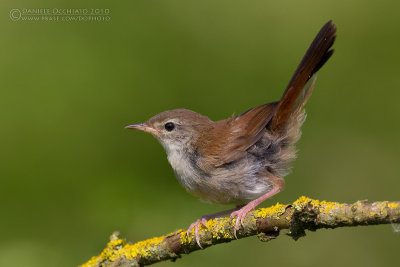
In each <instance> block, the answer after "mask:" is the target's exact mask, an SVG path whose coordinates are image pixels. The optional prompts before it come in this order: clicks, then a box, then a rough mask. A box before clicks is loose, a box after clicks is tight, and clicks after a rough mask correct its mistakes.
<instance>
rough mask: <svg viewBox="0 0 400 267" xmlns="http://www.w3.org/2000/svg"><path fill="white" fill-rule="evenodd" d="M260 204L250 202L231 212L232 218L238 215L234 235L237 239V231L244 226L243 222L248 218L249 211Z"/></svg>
mask: <svg viewBox="0 0 400 267" xmlns="http://www.w3.org/2000/svg"><path fill="white" fill-rule="evenodd" d="M257 205H258V203H257V204H256V203H254V202H253V201H252V202H250V203H249V204H247V205H245V206H243V207H242V208H240V209H239V210H237V211H234V212H232V213H231V216H230V218H231V220H232V219H234V218H235V217H236V223H235V228H234V230H233V235H234V236H235V238H236V239H238V238H237V236H236V231H238V230H239V228H240V226H242V227H243V223H244V219H245V218H246V215H247V213H249V212H250V211H252V210H254V208H255V207H256V206H257Z"/></svg>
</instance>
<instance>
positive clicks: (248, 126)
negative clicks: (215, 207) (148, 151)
mask: <svg viewBox="0 0 400 267" xmlns="http://www.w3.org/2000/svg"><path fill="white" fill-rule="evenodd" d="M335 38H336V26H335V25H334V24H333V23H332V20H330V21H328V22H327V23H326V24H325V25H324V26H323V27H322V28H321V29H320V31H319V33H318V34H317V35H316V37H315V39H314V40H313V41H312V43H311V45H310V46H309V48H308V50H307V51H306V53H305V55H304V56H303V58H302V60H301V61H300V64H299V65H298V67H297V69H296V70H295V72H294V74H293V76H292V78H291V80H290V81H289V83H288V85H287V87H286V89H285V91H284V92H283V94H282V97H281V98H280V99H279V100H278V101H274V102H270V103H267V104H263V105H260V106H257V107H255V108H252V109H249V110H247V111H246V112H244V113H242V114H240V115H237V116H231V117H230V118H228V119H225V120H219V121H212V120H211V119H209V118H208V117H206V116H203V115H201V114H199V113H196V112H194V111H191V110H188V109H174V110H168V111H164V112H162V113H159V114H157V115H155V116H153V117H152V118H150V119H149V120H147V121H146V122H144V123H138V124H132V125H128V126H126V127H125V128H127V129H134V130H140V131H144V132H147V133H150V134H152V135H153V136H154V137H156V139H157V140H158V141H159V142H160V143H161V145H162V146H163V147H164V149H165V151H166V153H167V158H168V161H169V163H170V164H171V166H172V168H173V170H174V173H175V176H176V178H177V179H178V181H179V182H180V184H181V185H182V186H183V187H184V188H185V189H186V190H187V191H188V192H189V193H191V194H192V195H194V196H196V197H199V198H200V199H202V200H204V201H207V202H213V203H218V204H225V205H232V204H234V205H235V208H234V209H230V210H226V211H222V212H218V213H214V214H210V215H204V216H202V217H201V218H199V219H198V220H197V221H195V222H194V223H192V224H191V225H190V226H189V228H188V229H187V235H188V236H189V234H190V233H191V232H193V229H194V236H195V240H196V243H197V244H198V246H199V247H200V248H203V247H202V245H201V243H200V236H199V229H200V228H201V227H203V226H204V227H207V226H206V222H207V221H208V220H209V219H212V218H216V217H220V216H223V215H226V214H230V219H231V220H232V221H233V223H234V224H235V226H234V236H235V237H236V238H237V231H239V230H240V228H241V227H243V223H244V220H245V217H246V215H247V214H248V213H249V212H250V211H252V210H253V209H255V207H257V206H258V205H259V204H260V203H261V202H263V201H265V200H266V199H268V198H270V197H272V196H274V195H276V194H277V193H279V192H281V191H282V190H283V188H284V186H285V181H284V177H285V176H286V175H287V174H288V173H289V172H290V170H291V162H292V161H293V160H294V159H295V158H296V152H297V151H296V147H295V144H296V142H297V141H298V140H299V138H300V136H301V126H302V124H303V122H304V120H305V117H306V113H305V109H304V105H305V104H306V102H307V100H308V99H309V97H310V96H311V94H312V91H313V88H314V85H315V81H316V77H317V72H318V71H319V70H320V69H321V67H322V66H323V65H324V64H325V63H326V62H327V61H328V59H329V58H330V57H331V56H332V54H333V52H334V50H333V49H331V47H332V45H333V43H334V41H335ZM235 219H236V221H234V220H235Z"/></svg>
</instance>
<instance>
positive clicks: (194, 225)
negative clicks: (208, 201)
mask: <svg viewBox="0 0 400 267" xmlns="http://www.w3.org/2000/svg"><path fill="white" fill-rule="evenodd" d="M241 207H242V206H239V207H236V208H234V209H230V210H224V211H220V212H217V213H213V214H209V215H204V216H202V217H201V218H200V219H198V220H197V221H195V222H194V223H192V224H191V225H190V226H189V228H188V229H187V233H186V234H187V236H188V237H189V235H190V233H191V232H192V230H193V228H194V236H195V239H196V243H197V245H199V247H200V248H203V247H202V246H201V244H200V236H199V229H200V227H201V225H204V227H206V228H208V227H207V225H206V222H207V221H208V220H210V219H214V218H217V217H220V216H223V215H226V214H229V213H231V212H234V211H236V210H238V209H240V208H241Z"/></svg>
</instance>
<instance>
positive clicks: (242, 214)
mask: <svg viewBox="0 0 400 267" xmlns="http://www.w3.org/2000/svg"><path fill="white" fill-rule="evenodd" d="M275 178H276V179H274V180H275V181H274V183H273V187H272V190H271V191H269V192H268V193H266V194H265V195H262V196H261V197H259V198H257V199H255V200H253V201H251V202H249V203H248V204H247V205H245V206H243V207H242V208H240V209H239V210H235V211H234V212H232V214H231V216H230V218H231V219H233V218H235V217H236V224H235V229H234V231H233V234H234V235H235V237H236V239H237V236H236V231H237V230H239V228H240V226H243V223H244V219H245V218H246V215H247V213H249V211H251V210H253V209H254V208H255V207H257V206H258V205H259V204H260V203H261V202H263V201H264V200H266V199H268V198H270V197H272V196H273V195H276V194H277V193H279V192H280V191H282V189H283V187H284V185H285V182H284V181H283V179H282V178H279V177H275Z"/></svg>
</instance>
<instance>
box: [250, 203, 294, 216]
mask: <svg viewBox="0 0 400 267" xmlns="http://www.w3.org/2000/svg"><path fill="white" fill-rule="evenodd" d="M286 207H287V205H283V204H279V203H277V204H276V205H274V206H271V207H268V208H261V209H258V210H256V211H255V212H254V216H256V217H261V218H265V217H274V218H276V219H278V218H279V216H280V215H282V214H283V213H284V212H285V210H286Z"/></svg>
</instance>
